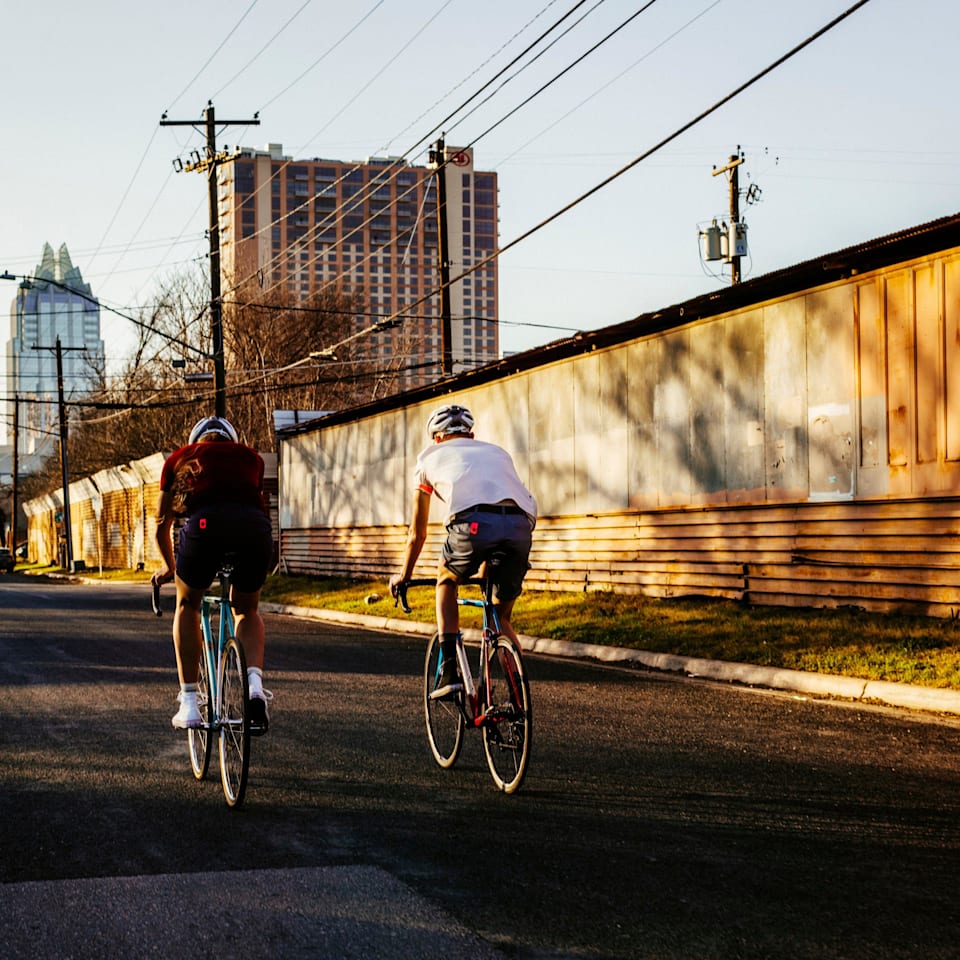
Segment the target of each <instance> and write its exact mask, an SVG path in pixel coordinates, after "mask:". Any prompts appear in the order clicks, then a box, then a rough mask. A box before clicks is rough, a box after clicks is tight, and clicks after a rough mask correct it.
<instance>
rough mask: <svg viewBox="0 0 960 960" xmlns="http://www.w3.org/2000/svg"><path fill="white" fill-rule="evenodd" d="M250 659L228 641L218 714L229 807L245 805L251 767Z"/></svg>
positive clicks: (225, 792) (221, 756)
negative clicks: (248, 705)
mask: <svg viewBox="0 0 960 960" xmlns="http://www.w3.org/2000/svg"><path fill="white" fill-rule="evenodd" d="M248 692H249V691H248V688H247V659H246V657H245V656H244V655H243V647H241V646H240V644H239V643H238V642H237V639H236V637H230V639H229V640H227V643H226V646H225V647H224V650H223V657H222V658H221V661H220V677H219V682H218V684H217V699H218V701H219V706H220V708H219V710H218V711H217V714H218V719H219V723H220V779H221V781H222V783H223V796H224V798H225V799H226V801H227V805H228V806H230V807H236V806H239V805H240V804H241V803H243V797H244V794H245V793H246V789H247V773H248V770H249V766H250V718H249V716H248V715H247V702H248Z"/></svg>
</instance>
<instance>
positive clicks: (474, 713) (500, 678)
mask: <svg viewBox="0 0 960 960" xmlns="http://www.w3.org/2000/svg"><path fill="white" fill-rule="evenodd" d="M500 560H501V555H499V554H494V555H493V556H491V557H490V558H489V559H488V560H487V564H488V566H490V567H496V566H497V565H499V562H500ZM493 583H494V580H493V578H492V577H482V578H479V579H475V580H469V581H467V583H465V584H461V588H463V587H465V586H468V585H473V586H476V587H479V588H480V590H481V594H482V598H481V599H473V598H470V597H458V598H457V603H458V604H459V605H460V606H462V607H477V608H479V609H480V610H482V611H483V626H482V629H481V632H480V643H479V651H478V657H477V673H476V676H474V674H473V672H472V670H471V668H470V662H469V659H468V656H467V651H466V648H465V646H464V642H463V637H462V636H460V637H459V638H458V640H457V672H458V674H459V677H460V680H461V682H462V685H463V687H462V689H461V690H460V691H459V692H458V693H454V694H451V695H449V696H447V697H443V698H440V699H437V698H435V697H432V696H431V694H432V693H433V691H434V690H436V689H437V686H438V681H439V678H440V666H441V662H442V654H441V650H440V634H439V633H435V634H434V635H433V637H432V638H431V640H430V642H429V643H428V644H427V655H426V660H425V662H424V671H423V710H424V717H425V719H426V725H427V742H428V744H429V746H430V752H431V754H432V755H433V759H434V760H435V761H436V762H437V764H438V765H439V766H440V767H441V768H443V769H444V770H447V769H449V768H450V767H452V766H453V765H454V764H455V763H456V762H457V758H458V757H459V756H460V750H461V748H462V747H463V736H464V732H465V730H466V729H467V728H468V727H469V728H472V729H478V730H480V732H481V735H482V737H483V750H484V754H485V755H486V758H487V767H488V768H489V770H490V775H491V776H492V777H493V782H494V784H495V785H496V787H497V789H498V790H502V791H503V792H504V793H514V792H516V791H517V790H518V789H519V788H520V785H521V783H523V778H524V775H525V774H526V772H527V765H528V763H529V761H530V746H531V742H532V736H533V707H532V705H531V702H530V684H529V681H528V680H527V672H526V668H525V667H524V663H523V656H522V654H521V652H520V648H519V647H518V646H517V644H516V643H514V642H513V640H511V639H510V637H507V636H505V635H504V634H502V633H501V632H500V620H499V618H498V616H497V610H496V607H495V606H494V602H493ZM436 584H437V581H436V580H406V581H404V582H403V583H401V584H399V585H398V587H397V603H398V604H399V605H400V606H401V607H402V608H403V610H404V612H405V613H410V606H409V604H408V603H407V589H408V588H409V587H422V586H430V587H436Z"/></svg>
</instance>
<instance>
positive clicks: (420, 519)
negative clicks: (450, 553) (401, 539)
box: [390, 490, 430, 596]
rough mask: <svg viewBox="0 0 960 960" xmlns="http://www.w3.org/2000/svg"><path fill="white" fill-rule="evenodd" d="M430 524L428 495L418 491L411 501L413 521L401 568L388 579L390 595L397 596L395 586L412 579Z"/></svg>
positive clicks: (423, 491) (408, 533)
mask: <svg viewBox="0 0 960 960" xmlns="http://www.w3.org/2000/svg"><path fill="white" fill-rule="evenodd" d="M429 522H430V494H429V493H427V492H426V491H425V490H418V491H417V497H416V499H415V500H414V501H413V520H412V521H411V522H410V528H409V530H408V531H407V543H406V547H405V548H404V552H403V566H402V567H401V568H400V573H398V574H394V575H393V576H392V577H391V578H390V593H392V594H393V596H396V595H397V584H399V583H403V581H404V580H410V579H411V578H412V577H413V568H414V567H415V566H416V565H417V558H418V557H419V556H420V551H421V550H422V549H423V545H424V543H426V540H427V526H428V524H429Z"/></svg>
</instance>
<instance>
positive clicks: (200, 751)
mask: <svg viewBox="0 0 960 960" xmlns="http://www.w3.org/2000/svg"><path fill="white" fill-rule="evenodd" d="M197 706H198V707H199V708H200V713H201V715H202V716H203V726H202V727H198V728H197V729H195V730H188V731H187V743H188V746H189V749H190V769H191V770H193V775H194V776H195V777H196V778H197V779H198V780H202V779H203V778H204V777H205V776H206V775H207V769H208V768H209V766H210V754H211V753H212V752H213V740H212V738H211V736H210V730H211V722H212V720H213V700H212V698H211V696H210V670H209V666H208V664H207V649H206V645H204V647H203V648H202V649H201V651H200V674H199V676H198V677H197Z"/></svg>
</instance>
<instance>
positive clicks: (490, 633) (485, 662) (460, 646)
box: [457, 580, 500, 727]
mask: <svg viewBox="0 0 960 960" xmlns="http://www.w3.org/2000/svg"><path fill="white" fill-rule="evenodd" d="M469 582H470V583H472V584H475V585H477V586H481V585H482V586H483V591H484V594H483V599H482V600H474V599H472V598H469V597H457V605H458V606H460V607H476V608H479V609H480V610H481V611H482V614H483V621H482V627H481V636H480V652H479V660H478V662H477V676H476V678H474V676H473V671H472V670H471V669H470V661H469V659H468V657H467V651H466V648H465V645H464V643H463V638H461V639H460V640H458V641H457V659H458V660H459V662H460V676H461V677H462V678H463V686H464V694H465V696H464V698H463V704H464V705H465V706H467V707H469V710H465V711H464V718H465V719H466V721H467V723H471V724H473V726H475V727H479V726H480V725H481V724H482V723H483V721H484V719H485V717H486V709H485V708H486V705H485V704H484V703H483V702H482V701H481V696H480V693H481V691H480V690H479V689H478V688H477V681H479V682H480V684H481V687H482V689H483V690H484V691H486V690H489V689H490V668H489V661H490V658H489V648H490V644H491V643H492V642H493V641H494V640H495V639H496V638H497V637H499V636H500V618H499V617H498V616H497V610H496V607H494V605H493V597H492V590H493V585H492V584H491V582H490V581H489V580H478V581H475V580H471V581H469Z"/></svg>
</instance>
